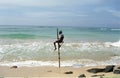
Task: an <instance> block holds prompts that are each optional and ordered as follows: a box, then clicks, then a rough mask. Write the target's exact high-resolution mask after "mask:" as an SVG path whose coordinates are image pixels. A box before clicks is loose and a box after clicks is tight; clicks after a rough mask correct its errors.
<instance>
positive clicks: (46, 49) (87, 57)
mask: <svg viewBox="0 0 120 78" xmlns="http://www.w3.org/2000/svg"><path fill="white" fill-rule="evenodd" d="M57 28H59V30H62V31H63V34H64V36H65V39H64V43H63V45H62V48H61V61H62V66H90V65H101V64H102V65H106V64H119V63H120V35H119V34H120V28H109V27H74V26H71V27H67V26H66V27H57V26H23V25H22V26H12V25H4V26H2V25H1V26H0V65H19V66H50V65H52V66H57V65H58V62H57V60H58V59H57V58H58V54H57V51H54V46H53V42H54V41H55V40H56V29H57Z"/></svg>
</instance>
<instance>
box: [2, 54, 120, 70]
mask: <svg viewBox="0 0 120 78" xmlns="http://www.w3.org/2000/svg"><path fill="white" fill-rule="evenodd" d="M119 64H120V57H118V56H115V57H113V58H111V59H110V60H106V61H94V60H90V59H78V60H66V61H61V66H62V67H66V66H72V67H74V68H79V67H86V66H100V65H119ZM14 65H16V66H18V67H22V66H26V67H36V66H54V67H58V61H22V62H6V63H5V62H4V63H0V66H14Z"/></svg>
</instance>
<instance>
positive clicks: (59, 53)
mask: <svg viewBox="0 0 120 78" xmlns="http://www.w3.org/2000/svg"><path fill="white" fill-rule="evenodd" d="M57 39H59V30H58V28H57ZM58 63H59V68H60V48H59V43H58Z"/></svg>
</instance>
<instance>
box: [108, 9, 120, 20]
mask: <svg viewBox="0 0 120 78" xmlns="http://www.w3.org/2000/svg"><path fill="white" fill-rule="evenodd" d="M108 12H110V13H111V14H112V15H114V16H116V17H119V18H120V11H116V10H108Z"/></svg>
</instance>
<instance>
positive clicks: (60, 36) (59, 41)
mask: <svg viewBox="0 0 120 78" xmlns="http://www.w3.org/2000/svg"><path fill="white" fill-rule="evenodd" d="M63 39H64V35H63V34H62V30H60V31H59V38H58V40H56V41H55V42H54V47H55V49H54V51H55V50H56V49H57V48H56V43H58V48H60V47H61V43H63Z"/></svg>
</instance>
